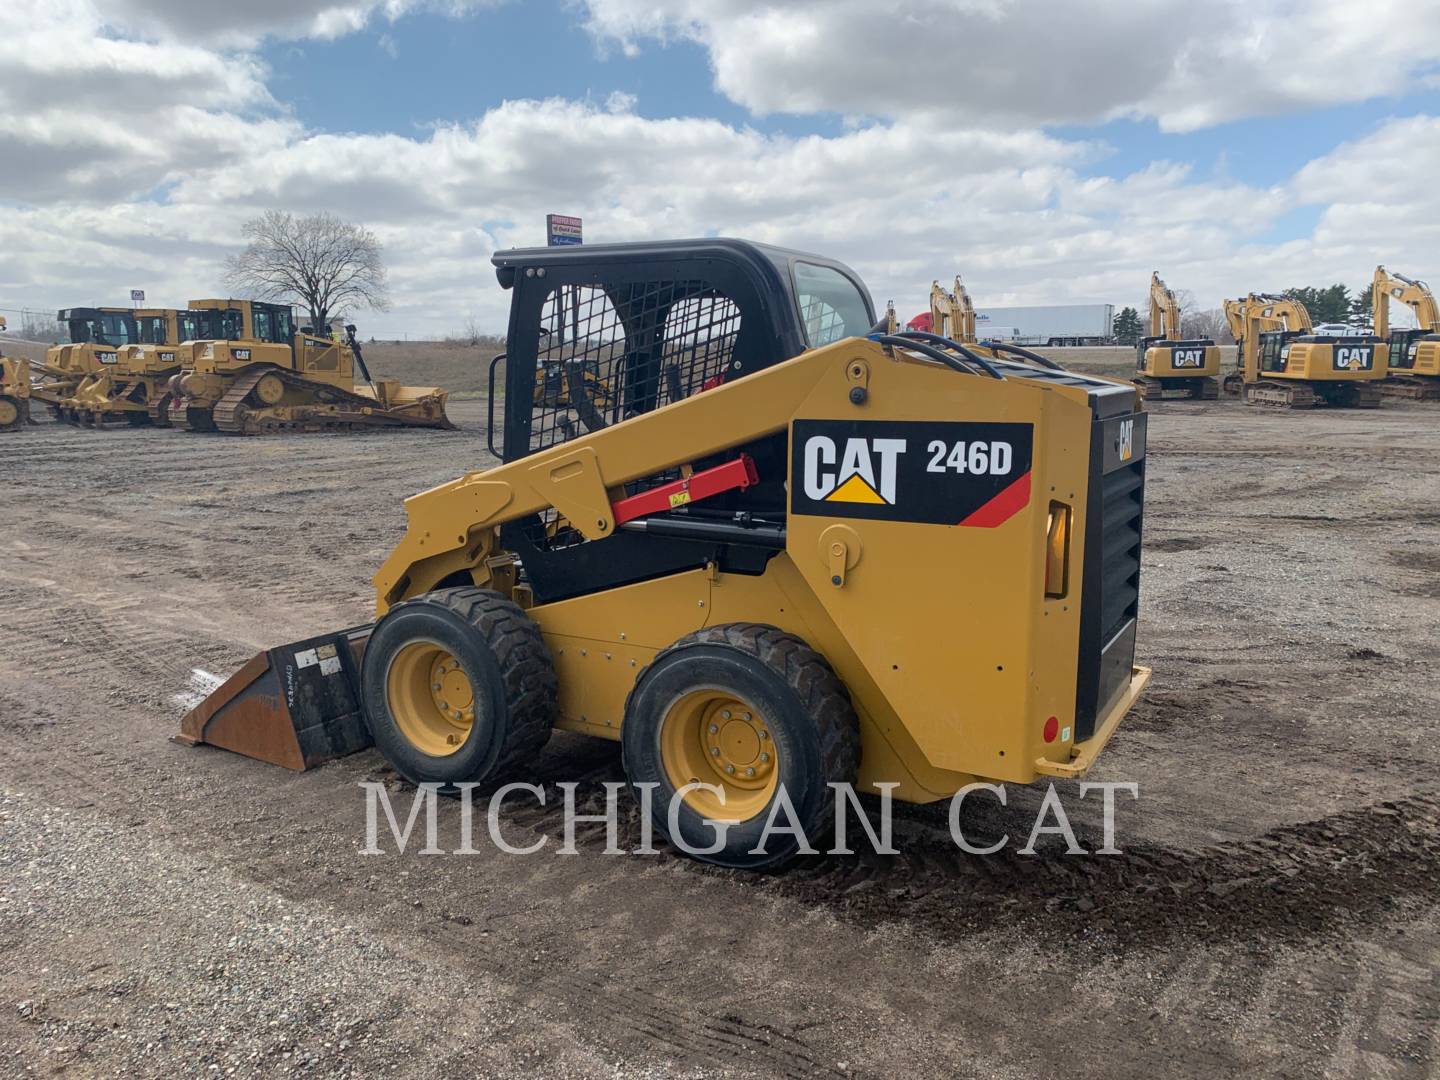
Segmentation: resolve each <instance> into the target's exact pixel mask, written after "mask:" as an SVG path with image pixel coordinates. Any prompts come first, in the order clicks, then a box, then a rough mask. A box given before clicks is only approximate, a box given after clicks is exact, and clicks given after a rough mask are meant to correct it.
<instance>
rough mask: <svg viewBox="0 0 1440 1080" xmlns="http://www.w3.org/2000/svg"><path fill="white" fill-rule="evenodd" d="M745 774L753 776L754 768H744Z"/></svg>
mask: <svg viewBox="0 0 1440 1080" xmlns="http://www.w3.org/2000/svg"><path fill="white" fill-rule="evenodd" d="M745 775H746V776H754V775H755V770H754V768H749V769H746V770H745Z"/></svg>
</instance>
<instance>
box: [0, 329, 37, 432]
mask: <svg viewBox="0 0 1440 1080" xmlns="http://www.w3.org/2000/svg"><path fill="white" fill-rule="evenodd" d="M5 328H6V324H5V316H4V315H0V332H3V331H4V330H5ZM29 422H30V361H29V360H27V359H25V358H24V357H23V356H6V355H5V354H4V353H3V352H0V431H18V430H19V429H20V428H22V427H24V426H25V425H26V424H28V423H29Z"/></svg>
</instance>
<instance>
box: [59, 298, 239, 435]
mask: <svg viewBox="0 0 1440 1080" xmlns="http://www.w3.org/2000/svg"><path fill="white" fill-rule="evenodd" d="M219 317H220V314H219V313H218V312H210V311H194V310H188V309H184V308H180V309H176V308H151V309H139V310H136V311H135V312H134V328H135V339H136V340H135V341H133V342H131V343H129V344H125V345H118V346H116V347H115V349H114V352H113V355H110V354H106V356H105V359H104V362H103V363H102V364H101V365H100V366H99V368H98V369H97V370H94V371H92V372H91V373H90V374H89V375H86V376H85V377H84V378H83V379H81V380H80V382H79V384H78V385H77V386H76V387H75V389H74V391H73V392H71V393H70V394H69V395H68V396H66V397H64V398H62V399H61V400H60V401H59V402H58V406H59V407H58V413H59V416H60V417H61V418H62V419H65V420H68V421H70V422H71V423H77V424H85V425H88V426H96V427H103V426H104V425H105V424H106V423H109V422H111V421H124V422H126V423H128V424H130V425H132V426H135V427H140V426H143V425H146V424H151V423H154V424H156V425H157V426H160V427H167V426H169V419H168V409H167V402H166V400H165V399H166V392H167V391H166V388H167V385H168V383H169V381H170V379H171V378H173V377H174V376H175V375H176V374H177V373H178V372H179V371H180V370H181V369H182V367H183V366H184V358H185V357H186V356H187V355H188V352H187V350H188V348H189V346H188V345H187V344H186V343H187V342H192V341H195V340H197V339H198V338H200V337H205V336H211V335H210V334H209V333H208V332H207V331H208V330H209V329H210V327H209V325H208V320H211V319H218V318H219Z"/></svg>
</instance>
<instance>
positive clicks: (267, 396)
mask: <svg viewBox="0 0 1440 1080" xmlns="http://www.w3.org/2000/svg"><path fill="white" fill-rule="evenodd" d="M255 396H256V397H257V398H258V399H259V400H260V401H261V402H262V403H263V404H265V405H279V404H280V399H281V398H283V397H284V396H285V384H284V383H283V382H281V381H280V380H279V379H278V378H277V377H275V376H274V375H263V376H261V378H260V381H259V382H257V383H256V384H255Z"/></svg>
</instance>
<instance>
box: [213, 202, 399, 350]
mask: <svg viewBox="0 0 1440 1080" xmlns="http://www.w3.org/2000/svg"><path fill="white" fill-rule="evenodd" d="M241 232H242V233H243V234H244V236H245V238H246V239H247V240H248V241H249V243H248V244H247V245H246V247H245V250H244V251H242V252H240V254H238V255H235V256H233V257H231V258H230V259H229V260H227V261H226V264H225V283H226V284H227V285H229V286H230V287H231V288H232V289H235V290H237V291H240V292H244V293H246V294H248V295H250V296H253V297H254V298H255V299H257V300H279V301H285V300H288V301H291V302H292V303H298V304H300V305H302V306H303V307H304V308H305V309H306V310H307V311H309V312H310V318H311V320H312V323H313V325H314V326H315V328H316V329H317V330H321V329H323V328H324V327H325V325H326V324H327V323H328V322H329V321H330V320H331V319H332V318H339V317H340V316H341V315H343V314H345V313H346V312H347V311H350V310H353V309H355V308H369V309H370V310H372V311H386V310H388V309H389V307H390V290H389V284H388V282H387V280H386V275H385V263H384V259H383V257H382V254H381V250H380V241H378V240H376V239H375V234H374V233H372V232H371V231H370V230H369V229H366V228H364V227H362V226H360V225H351V224H350V223H349V222H346V221H341V220H340V219H339V218H337V217H335V216H334V215H333V214H325V213H320V214H312V215H310V216H309V217H301V218H297V217H294V216H293V215H291V214H287V213H284V212H282V211H280V210H267V211H265V213H263V214H261V215H260V216H259V217H258V218H253V219H252V220H250V221H247V222H246V223H245V224H244V225H243V226H241Z"/></svg>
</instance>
